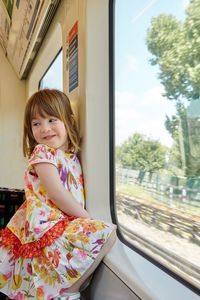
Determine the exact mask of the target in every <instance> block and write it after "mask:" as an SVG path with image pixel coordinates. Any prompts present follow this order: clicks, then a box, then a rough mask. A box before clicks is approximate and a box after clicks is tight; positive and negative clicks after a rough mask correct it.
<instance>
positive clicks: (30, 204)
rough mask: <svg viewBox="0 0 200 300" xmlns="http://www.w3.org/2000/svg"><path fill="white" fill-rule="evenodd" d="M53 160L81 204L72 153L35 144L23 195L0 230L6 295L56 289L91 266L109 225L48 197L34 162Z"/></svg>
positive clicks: (44, 295)
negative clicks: (63, 207) (77, 214)
mask: <svg viewBox="0 0 200 300" xmlns="http://www.w3.org/2000/svg"><path fill="white" fill-rule="evenodd" d="M40 162H46V163H51V164H53V165H55V166H56V168H57V169H58V171H59V174H60V179H61V181H62V183H63V185H64V187H65V188H66V189H67V190H69V191H70V192H71V193H72V194H73V196H74V197H75V199H76V200H77V201H78V203H80V204H81V205H82V206H84V191H83V176H82V171H81V167H80V163H79V161H78V158H77V156H76V155H75V154H71V153H65V152H63V151H62V150H59V149H57V150H55V149H52V148H49V147H47V146H45V145H37V146H36V147H35V149H34V151H33V154H32V156H31V158H30V160H29V166H28V168H27V171H26V173H25V195H26V200H25V202H24V203H23V204H22V206H21V207H20V208H19V209H18V210H17V212H16V213H15V214H14V216H13V217H12V218H11V220H10V222H9V223H8V225H7V227H6V228H5V229H3V230H1V231H0V292H2V293H4V294H6V295H8V297H9V298H11V299H18V300H25V299H36V300H43V299H44V300H46V299H48V300H49V299H52V298H53V297H55V296H58V295H62V294H63V293H64V292H66V291H67V289H68V288H69V287H70V286H71V285H73V283H75V282H76V281H77V280H78V279H79V278H80V277H81V276H82V275H83V274H84V273H85V272H86V271H87V270H88V269H89V268H90V266H91V264H92V263H93V262H94V260H95V258H96V257H97V256H98V254H99V252H100V250H101V248H102V246H103V244H104V243H105V242H106V240H107V239H108V237H109V236H110V234H111V233H112V231H113V230H115V225H113V224H108V223H106V222H104V221H100V220H92V219H83V218H73V217H68V216H66V215H65V214H64V213H63V212H62V211H60V210H59V209H58V208H57V207H56V206H55V205H54V204H53V202H52V201H51V199H50V198H48V196H47V194H46V191H45V188H44V186H43V185H42V184H41V182H40V180H39V178H38V176H37V174H36V173H35V170H34V164H36V163H40Z"/></svg>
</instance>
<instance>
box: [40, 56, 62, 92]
mask: <svg viewBox="0 0 200 300" xmlns="http://www.w3.org/2000/svg"><path fill="white" fill-rule="evenodd" d="M45 88H51V89H58V90H60V91H63V52H62V51H60V53H59V54H58V55H57V57H56V58H55V60H54V61H53V63H52V64H51V66H50V68H49V69H48V70H47V72H46V73H45V75H44V77H43V78H42V79H41V81H40V89H45Z"/></svg>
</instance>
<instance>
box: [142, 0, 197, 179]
mask: <svg viewBox="0 0 200 300" xmlns="http://www.w3.org/2000/svg"><path fill="white" fill-rule="evenodd" d="M199 16H200V0H191V1H190V4H189V6H188V8H187V11H186V18H185V21H184V22H181V21H178V20H177V19H176V17H174V16H172V15H164V14H161V15H159V16H157V17H155V18H152V21H151V25H150V27H149V29H148V31H147V39H146V42H147V47H148V50H149V51H150V52H151V54H152V58H151V60H150V63H151V64H152V65H158V66H159V72H158V78H159V80H160V82H161V83H162V84H163V86H164V90H165V96H166V97H167V98H168V99H169V100H171V101H174V103H175V106H176V115H174V116H173V117H172V118H171V119H170V118H169V117H166V121H165V127H166V129H167V130H168V131H169V132H170V134H171V135H172V137H173V139H174V142H175V145H174V149H173V150H174V151H173V152H174V153H176V155H177V154H178V152H177V151H179V152H180V155H177V158H178V157H181V159H182V163H181V165H182V168H183V169H184V172H185V175H187V176H196V175H200V171H199V170H200V165H199V166H198V168H194V164H195V163H196V161H195V159H194V158H193V157H192V155H191V149H190V142H189V128H188V120H187V109H186V107H185V104H186V102H192V101H196V100H199V99H200V22H199ZM178 123H179V129H178V130H177V128H178V127H177V126H178ZM191 138H192V139H196V140H197V138H196V137H191V136H190V139H191ZM178 144H179V145H178Z"/></svg>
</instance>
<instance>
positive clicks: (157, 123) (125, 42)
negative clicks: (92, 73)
mask: <svg viewBox="0 0 200 300" xmlns="http://www.w3.org/2000/svg"><path fill="white" fill-rule="evenodd" d="M199 24H200V0H190V1H189V0H188V1H187V0H185V1H184V0H176V1H169V0H162V1H158V0H140V1H132V0H126V1H121V0H116V1H115V174H116V175H115V176H116V178H115V182H116V213H117V221H118V225H119V228H120V231H121V233H122V235H123V237H124V238H125V239H126V240H127V241H128V242H129V243H130V244H132V245H134V246H135V247H136V248H138V249H140V251H142V252H144V253H145V254H147V255H148V256H149V257H151V258H152V259H153V260H154V261H158V262H159V264H160V265H163V266H164V268H167V269H169V270H170V272H171V271H172V272H173V273H174V274H177V278H182V279H183V281H185V282H188V283H189V284H191V286H194V287H200V26H199Z"/></svg>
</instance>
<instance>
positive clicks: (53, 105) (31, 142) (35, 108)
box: [23, 89, 80, 157]
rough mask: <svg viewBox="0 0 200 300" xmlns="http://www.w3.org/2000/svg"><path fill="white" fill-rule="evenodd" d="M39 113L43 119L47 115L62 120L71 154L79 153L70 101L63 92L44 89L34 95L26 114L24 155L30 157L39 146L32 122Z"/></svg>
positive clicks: (78, 141)
mask: <svg viewBox="0 0 200 300" xmlns="http://www.w3.org/2000/svg"><path fill="white" fill-rule="evenodd" d="M36 113H38V114H39V115H40V116H41V117H45V116H46V115H49V116H52V117H56V118H58V119H60V120H61V121H62V122H63V123H64V125H65V128H66V132H67V136H68V149H67V151H69V152H74V153H77V152H78V151H79V144H80V136H79V132H78V128H77V124H76V121H75V118H74V114H73V111H72V108H71V105H70V101H69V99H68V97H67V95H65V94H64V93H63V92H61V91H59V90H55V89H44V90H40V91H38V92H36V93H35V94H33V95H32V96H31V97H30V99H29V100H28V102H27V104H26V108H25V113H24V134H23V153H24V156H28V157H30V155H31V153H32V152H33V149H34V148H35V146H36V145H37V142H36V140H35V139H34V136H33V133H32V128H31V121H32V119H33V118H34V117H35V115H36Z"/></svg>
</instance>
